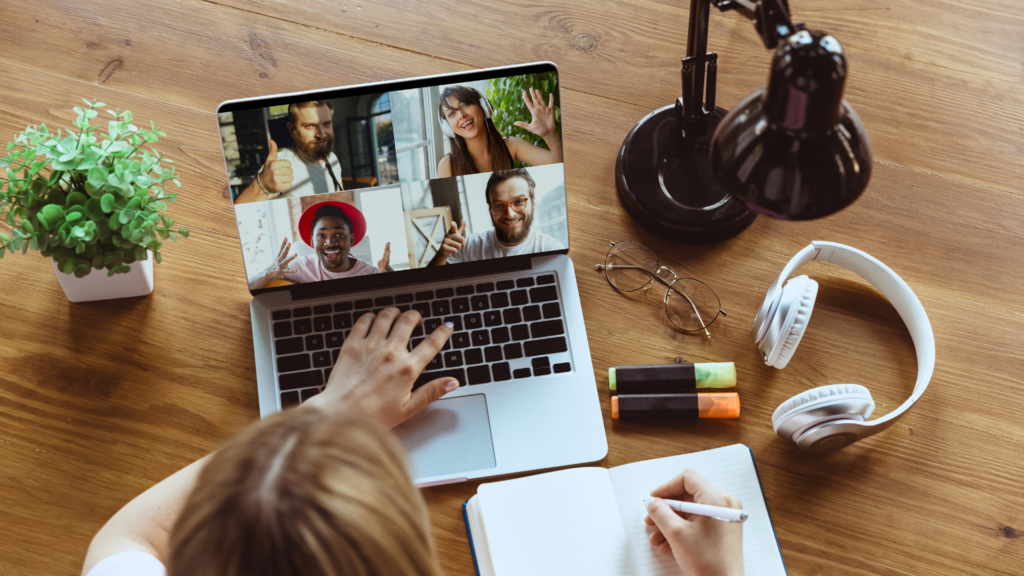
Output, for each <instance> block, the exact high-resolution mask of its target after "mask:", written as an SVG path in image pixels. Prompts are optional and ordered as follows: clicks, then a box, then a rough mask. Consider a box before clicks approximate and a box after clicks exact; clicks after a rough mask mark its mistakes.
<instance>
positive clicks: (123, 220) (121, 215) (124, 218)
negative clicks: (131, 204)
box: [117, 210, 131, 224]
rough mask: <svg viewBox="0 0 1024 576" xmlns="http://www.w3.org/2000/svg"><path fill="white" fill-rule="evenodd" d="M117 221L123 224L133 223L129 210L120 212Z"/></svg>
mask: <svg viewBox="0 0 1024 576" xmlns="http://www.w3.org/2000/svg"><path fill="white" fill-rule="evenodd" d="M117 219H118V220H119V221H120V222H121V224H127V223H128V222H130V221H131V218H129V217H128V211H127V210H121V211H120V212H118V213H117Z"/></svg>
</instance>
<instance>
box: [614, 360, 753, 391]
mask: <svg viewBox="0 0 1024 576" xmlns="http://www.w3.org/2000/svg"><path fill="white" fill-rule="evenodd" d="M733 386H736V365H735V364H733V363H732V362H712V363H707V364H664V365H660V366H658V365H655V366H615V367H614V368H609V369H608V388H609V389H610V390H611V391H613V392H618V393H619V394H679V393H685V392H689V391H691V390H695V389H700V388H732V387H733Z"/></svg>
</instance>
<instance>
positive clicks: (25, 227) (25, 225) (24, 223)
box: [21, 218, 36, 234]
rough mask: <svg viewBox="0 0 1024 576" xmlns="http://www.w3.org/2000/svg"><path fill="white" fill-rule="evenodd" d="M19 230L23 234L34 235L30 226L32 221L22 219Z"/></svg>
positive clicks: (34, 230) (33, 230) (33, 229)
mask: <svg viewBox="0 0 1024 576" xmlns="http://www.w3.org/2000/svg"><path fill="white" fill-rule="evenodd" d="M21 229H22V230H23V231H24V232H25V234H35V232H36V229H35V228H34V227H33V226H32V221H31V220H29V219H27V218H24V219H22V221H21Z"/></svg>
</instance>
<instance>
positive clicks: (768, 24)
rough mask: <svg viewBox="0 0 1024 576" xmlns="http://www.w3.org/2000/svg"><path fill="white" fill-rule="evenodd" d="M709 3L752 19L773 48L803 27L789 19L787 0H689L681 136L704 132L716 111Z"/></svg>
mask: <svg viewBox="0 0 1024 576" xmlns="http://www.w3.org/2000/svg"><path fill="white" fill-rule="evenodd" d="M712 4H713V5H714V6H715V8H718V10H719V11H721V12H725V11H728V10H734V11H736V12H739V13H740V14H742V15H743V16H745V17H746V18H747V19H748V20H750V21H752V22H753V23H754V28H755V29H756V30H757V33H758V35H759V36H761V40H762V42H764V45H765V48H769V49H771V48H775V47H776V46H778V44H779V42H780V41H781V40H783V39H785V38H788V37H789V36H790V35H792V34H793V33H795V32H796V31H797V30H800V29H802V28H803V26H802V25H799V24H796V25H795V24H793V22H792V21H791V20H790V18H789V3H788V1H787V0H691V2H690V22H689V27H688V30H687V37H686V58H683V63H682V68H681V70H680V73H681V75H682V82H683V95H682V96H680V97H679V98H677V99H676V119H677V121H678V124H679V128H680V135H681V137H682V138H683V139H687V138H700V137H702V136H705V135H706V134H707V133H708V124H709V122H710V120H711V117H712V116H713V115H714V113H715V91H716V86H717V79H718V53H717V52H708V51H707V49H708V18H709V14H710V11H711V5H712Z"/></svg>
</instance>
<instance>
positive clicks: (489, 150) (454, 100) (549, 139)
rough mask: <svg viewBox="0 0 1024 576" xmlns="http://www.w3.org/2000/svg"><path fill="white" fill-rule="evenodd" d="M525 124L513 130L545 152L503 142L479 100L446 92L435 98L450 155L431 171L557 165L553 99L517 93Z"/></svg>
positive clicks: (457, 90)
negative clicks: (539, 142)
mask: <svg viewBox="0 0 1024 576" xmlns="http://www.w3.org/2000/svg"><path fill="white" fill-rule="evenodd" d="M523 101H524V102H526V108H527V109H528V110H529V111H530V115H531V118H530V122H529V123H526V122H515V125H516V126H518V127H520V128H522V129H524V130H528V131H530V132H532V133H534V134H536V135H537V136H540V137H541V138H543V139H544V142H545V143H546V144H547V145H548V148H549V150H545V149H544V148H542V147H540V146H534V145H533V144H530V143H529V142H527V141H525V140H522V139H520V138H516V137H515V136H503V135H502V134H501V133H500V132H498V128H497V126H495V125H494V122H493V121H492V119H491V115H492V114H493V112H494V111H493V109H492V108H491V104H490V102H488V100H487V98H485V97H484V95H483V94H481V93H480V92H478V91H477V90H476V89H474V88H471V87H469V86H463V85H459V84H456V85H453V86H448V87H446V88H445V89H444V91H442V92H441V102H440V104H439V105H438V109H437V113H438V117H439V118H438V119H439V121H440V123H441V130H442V131H443V132H444V134H445V136H447V137H448V143H449V144H450V148H451V153H450V154H447V155H445V157H444V158H442V159H441V162H439V163H438V165H437V177H438V178H445V177H448V176H461V175H463V174H477V173H481V172H495V171H498V170H510V169H512V168H513V167H514V166H515V162H522V163H524V164H529V165H531V166H540V165H543V164H556V163H558V162H561V161H562V158H563V156H562V135H561V133H559V131H558V122H557V121H556V120H555V96H554V94H549V95H548V103H547V104H545V103H544V95H543V94H541V92H540V91H539V90H535V89H533V88H532V87H531V88H530V89H529V91H527V92H523Z"/></svg>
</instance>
